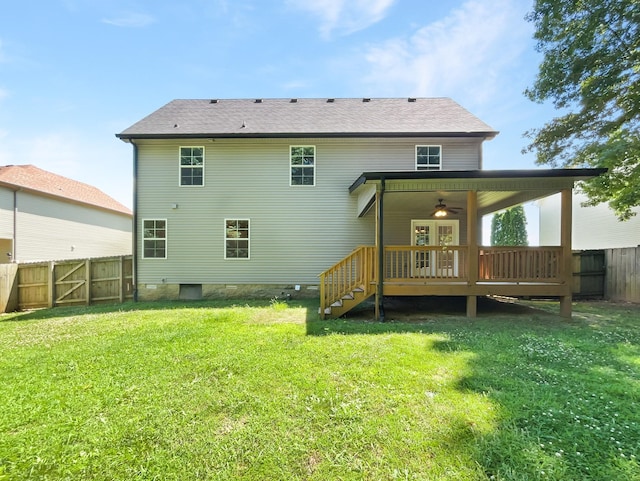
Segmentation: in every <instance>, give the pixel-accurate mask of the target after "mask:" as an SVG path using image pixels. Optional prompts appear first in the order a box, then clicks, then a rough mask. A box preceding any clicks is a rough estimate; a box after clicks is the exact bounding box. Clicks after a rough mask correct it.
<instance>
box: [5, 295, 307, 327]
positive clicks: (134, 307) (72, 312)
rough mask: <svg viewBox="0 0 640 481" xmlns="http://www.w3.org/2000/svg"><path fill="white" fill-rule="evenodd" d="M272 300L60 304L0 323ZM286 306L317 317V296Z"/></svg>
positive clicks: (261, 304)
mask: <svg viewBox="0 0 640 481" xmlns="http://www.w3.org/2000/svg"><path fill="white" fill-rule="evenodd" d="M271 304H272V301H271V300H268V299H216V300H194V301H148V302H133V301H129V302H125V303H122V304H93V305H90V306H85V305H81V306H60V307H54V308H50V309H36V310H31V311H17V312H10V313H6V314H0V323H4V322H24V321H33V320H43V319H56V318H62V317H73V316H82V315H91V314H106V313H120V312H136V311H166V310H174V309H230V308H234V307H249V308H265V307H269V306H270V305H271ZM287 304H288V307H289V308H294V309H295V308H301V309H305V310H306V314H305V321H306V322H312V321H316V320H318V302H317V300H308V299H301V300H292V301H288V302H287Z"/></svg>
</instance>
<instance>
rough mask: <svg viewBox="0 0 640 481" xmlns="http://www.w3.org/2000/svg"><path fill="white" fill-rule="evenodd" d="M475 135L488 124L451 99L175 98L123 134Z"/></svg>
mask: <svg viewBox="0 0 640 481" xmlns="http://www.w3.org/2000/svg"><path fill="white" fill-rule="evenodd" d="M434 134H441V135H471V136H481V137H488V138H491V137H493V136H495V135H496V134H497V132H496V131H495V130H493V129H492V128H491V127H490V126H489V125H487V124H486V123H484V122H483V121H481V120H480V119H478V118H477V117H476V116H474V115H473V114H471V113H470V112H469V111H467V110H466V109H464V108H463V107H461V106H460V105H459V104H457V103H456V102H454V101H453V100H451V99H449V98H416V99H411V100H410V99H407V98H382V99H380V98H371V99H369V101H364V100H363V99H362V98H359V99H344V98H336V99H333V101H329V100H328V99H326V98H322V99H295V101H294V100H292V99H259V101H256V99H219V100H210V99H200V100H196V99H193V100H173V101H171V102H169V103H168V104H166V105H165V106H164V107H161V108H160V109H158V110H156V111H155V112H153V113H152V114H150V115H148V116H147V117H145V118H144V119H142V120H140V121H139V122H137V123H135V124H134V125H132V126H131V127H129V128H128V129H126V130H124V131H123V132H121V133H120V134H117V136H118V137H119V138H122V139H129V138H144V137H195V136H228V137H262V136H264V137H269V136H283V137H284V136H288V135H293V136H302V135H320V136H345V137H346V136H351V135H353V136H367V135H372V136H375V135H390V136H400V135H434Z"/></svg>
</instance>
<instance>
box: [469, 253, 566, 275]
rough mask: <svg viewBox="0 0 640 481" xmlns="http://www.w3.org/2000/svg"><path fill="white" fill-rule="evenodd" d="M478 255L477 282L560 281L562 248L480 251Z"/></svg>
mask: <svg viewBox="0 0 640 481" xmlns="http://www.w3.org/2000/svg"><path fill="white" fill-rule="evenodd" d="M479 253H480V257H479V259H478V270H479V272H478V279H479V280H480V281H496V282H560V281H561V280H562V274H563V273H562V265H563V264H562V247H480V251H479Z"/></svg>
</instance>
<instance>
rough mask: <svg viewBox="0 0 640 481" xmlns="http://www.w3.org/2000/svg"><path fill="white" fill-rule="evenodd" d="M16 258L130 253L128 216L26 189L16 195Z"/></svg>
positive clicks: (31, 258) (53, 258) (71, 257)
mask: <svg viewBox="0 0 640 481" xmlns="http://www.w3.org/2000/svg"><path fill="white" fill-rule="evenodd" d="M17 211H18V212H17V220H16V231H17V232H16V233H17V235H16V238H17V240H16V246H15V248H16V260H17V261H20V262H24V261H35V260H58V259H74V258H85V257H101V256H111V255H127V254H130V253H131V218H130V217H129V216H127V215H124V214H117V213H112V212H110V211H107V210H102V209H95V208H90V207H87V206H84V205H81V204H74V203H69V202H63V201H60V200H57V199H54V198H50V197H43V196H39V195H35V194H31V193H27V192H18V194H17Z"/></svg>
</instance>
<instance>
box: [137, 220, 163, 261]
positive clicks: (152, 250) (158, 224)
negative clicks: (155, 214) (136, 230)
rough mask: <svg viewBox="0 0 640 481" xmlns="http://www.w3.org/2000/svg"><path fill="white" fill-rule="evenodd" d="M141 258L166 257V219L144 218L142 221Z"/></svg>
mask: <svg viewBox="0 0 640 481" xmlns="http://www.w3.org/2000/svg"><path fill="white" fill-rule="evenodd" d="M142 258H143V259H166V258H167V221H166V219H144V220H143V221H142Z"/></svg>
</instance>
